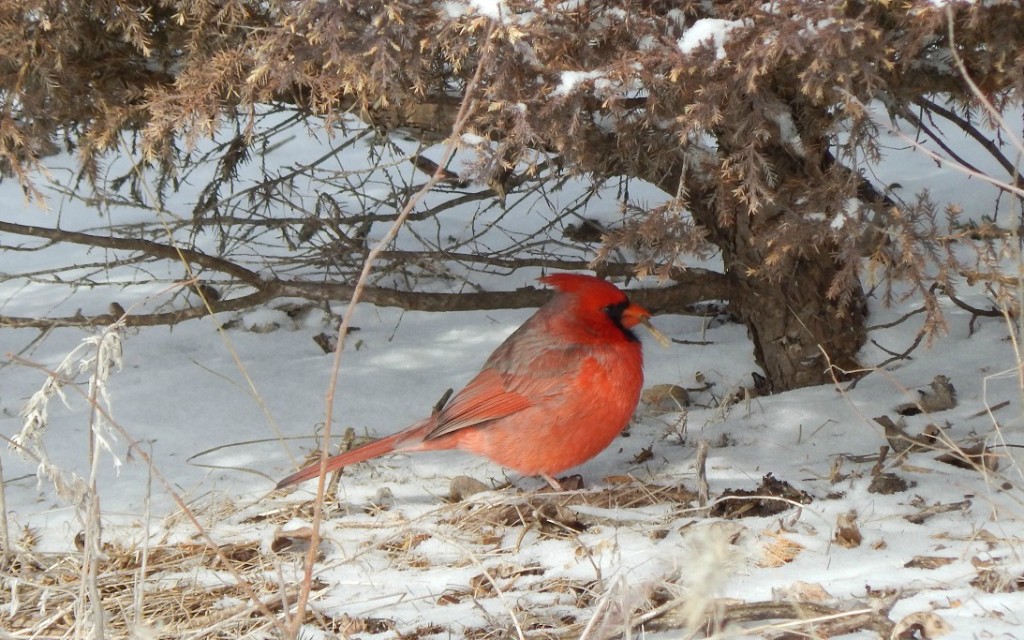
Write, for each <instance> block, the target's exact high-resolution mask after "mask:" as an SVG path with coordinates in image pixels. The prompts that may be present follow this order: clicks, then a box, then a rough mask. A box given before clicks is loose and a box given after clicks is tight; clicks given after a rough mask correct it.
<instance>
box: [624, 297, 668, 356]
mask: <svg viewBox="0 0 1024 640" xmlns="http://www.w3.org/2000/svg"><path fill="white" fill-rule="evenodd" d="M638 324H642V325H644V326H645V327H647V330H648V331H650V332H651V335H652V336H654V339H655V340H657V341H658V344H660V345H661V346H662V347H667V346H669V344H671V342H670V341H669V339H668V337H667V336H666V335H665V334H664V333H662V332H660V331H658V329H657V328H655V326H654V325H653V324H651V312H650V311H648V310H647V309H644V308H643V307H641V306H640V305H638V304H630V305H629V306H628V307H626V309H625V310H624V311H623V312H622V326H624V327H626V328H627V329H632V328H633V327H635V326H636V325H638Z"/></svg>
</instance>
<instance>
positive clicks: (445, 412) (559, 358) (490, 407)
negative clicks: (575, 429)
mask: <svg viewBox="0 0 1024 640" xmlns="http://www.w3.org/2000/svg"><path fill="white" fill-rule="evenodd" d="M572 359H573V360H575V358H572ZM494 364H497V363H492V366H490V367H487V368H485V369H484V370H483V371H481V372H480V373H479V374H477V376H476V377H475V378H473V379H472V380H471V381H470V382H469V384H467V385H466V387H465V388H464V389H463V390H462V391H460V392H459V393H458V394H457V395H456V396H455V397H454V398H452V400H451V402H450V403H449V404H448V405H447V406H445V408H444V409H442V410H441V413H440V414H439V415H438V416H437V423H436V424H435V426H434V428H433V429H431V430H430V432H429V433H428V434H427V435H426V438H425V439H431V438H437V437H439V436H443V435H445V434H448V433H452V432H453V431H458V430H459V429H465V428H467V427H475V426H483V425H484V424H486V423H488V422H491V421H492V420H497V419H499V418H504V417H506V416H509V415H512V414H514V413H517V412H519V411H523V410H524V409H528V408H530V407H532V406H536V405H538V404H542V403H544V402H547V401H548V400H549V399H551V398H552V397H556V396H558V395H561V393H562V392H563V390H564V388H565V386H566V384H567V380H569V379H571V376H567V375H566V374H567V371H568V370H571V369H574V368H576V367H578V364H577V363H567V362H566V361H565V353H564V352H559V351H558V350H556V351H554V352H551V351H549V352H547V353H545V354H543V355H541V356H540V357H536V358H534V359H532V362H531V363H530V364H531V365H532V366H522V365H521V364H520V365H519V366H501V365H500V364H499V365H498V366H493V365H494ZM567 365H568V366H567ZM573 365H575V366H573Z"/></svg>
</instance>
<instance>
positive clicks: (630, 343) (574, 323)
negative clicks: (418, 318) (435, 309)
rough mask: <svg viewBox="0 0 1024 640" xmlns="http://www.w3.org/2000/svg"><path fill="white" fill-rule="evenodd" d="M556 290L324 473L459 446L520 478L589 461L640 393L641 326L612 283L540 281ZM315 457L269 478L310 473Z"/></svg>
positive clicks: (290, 480) (577, 278)
mask: <svg viewBox="0 0 1024 640" xmlns="http://www.w3.org/2000/svg"><path fill="white" fill-rule="evenodd" d="M540 281H541V282H543V283H545V284H549V285H551V286H552V287H554V288H555V289H556V290H557V293H556V294H555V296H554V297H552V298H551V300H549V301H548V302H547V303H546V304H545V305H544V306H542V307H541V308H540V309H538V310H537V312H536V313H534V314H533V315H532V316H531V317H530V318H529V319H528V320H527V321H526V322H525V323H523V325H522V326H521V327H519V328H518V329H517V330H516V331H515V332H514V333H513V334H512V335H510V336H509V337H508V338H507V339H506V340H505V342H503V343H502V344H501V345H500V346H499V347H498V348H497V349H496V350H495V351H494V353H492V354H491V357H490V358H488V359H487V362H485V363H484V367H483V370H481V371H480V373H478V374H477V375H476V377H475V378H473V379H472V380H471V381H470V382H469V384H467V385H466V387H465V388H464V389H463V390H462V391H460V392H459V393H458V394H456V395H455V397H453V398H452V399H451V402H449V403H448V404H447V405H446V406H444V408H443V409H441V410H440V411H435V413H434V415H432V416H431V417H429V418H427V419H426V420H423V421H421V422H417V423H416V424H414V425H412V426H410V427H408V428H407V429H405V430H403V431H400V432H398V433H396V434H394V435H392V436H388V437H386V438H381V439H379V440H374V441H373V442H369V443H367V444H365V445H363V446H361V447H358V448H356V449H353V450H351V451H346V452H345V453H341V454H338V455H335V456H332V457H330V458H328V459H327V461H326V465H325V468H324V473H326V472H329V471H333V470H334V469H340V468H341V467H345V466H348V465H350V464H355V463H357V462H362V461H363V460H368V459H370V458H375V457H377V456H380V455H383V454H385V453H390V452H392V451H396V452H410V451H435V450H439V449H461V450H463V451H469V452H471V453H475V454H477V455H480V456H484V457H485V458H489V459H491V460H493V461H494V462H497V463H498V464H500V465H502V466H504V467H508V468H509V469H513V470H515V471H518V472H519V473H522V474H524V475H531V476H532V475H540V476H543V477H544V479H545V480H547V481H548V483H549V484H551V486H552V487H554V488H556V489H557V488H559V484H558V482H557V480H555V478H554V475H555V474H557V473H560V472H562V471H565V470H566V469H569V468H570V467H574V466H576V465H578V464H581V463H583V462H585V461H587V460H589V459H590V458H593V457H594V456H596V455H597V454H598V453H600V452H601V451H602V450H604V448H605V447H607V446H608V445H609V444H610V443H611V441H612V440H613V439H614V438H615V436H617V435H618V434H619V433H621V432H622V430H623V429H624V428H625V427H626V424H627V423H628V422H629V419H630V417H631V416H632V415H633V411H634V410H635V409H636V405H637V402H638V401H639V399H640V390H641V387H642V386H643V380H644V374H643V355H642V353H641V350H640V341H639V340H638V339H637V337H636V335H635V334H634V333H633V331H632V329H633V327H635V326H636V325H638V324H644V325H646V326H647V327H648V328H649V329H651V331H652V332H654V333H655V336H656V337H658V338H659V339H661V340H664V336H662V335H661V334H660V333H659V332H657V331H656V330H655V329H654V328H653V327H652V326H651V325H650V323H649V319H650V317H651V314H650V312H648V311H647V310H646V309H644V308H643V307H640V306H638V305H635V304H631V303H630V301H629V299H628V298H627V297H626V294H624V293H623V292H622V291H620V290H619V289H618V288H616V287H615V285H613V284H611V283H608V282H605V281H604V280H600V279H598V278H594V277H592V276H585V275H579V274H568V273H560V274H554V275H549V276H545V277H542V278H540ZM320 467H321V465H320V463H319V462H317V463H315V464H311V465H309V466H308V467H305V468H303V469H301V470H299V471H297V472H295V473H293V474H292V475H290V476H288V477H287V478H285V479H284V480H282V481H281V482H279V483H278V484H277V487H278V488H281V487H285V486H288V485H290V484H295V483H297V482H302V481H304V480H309V479H310V478H315V477H317V476H318V475H320V473H321V468H320Z"/></svg>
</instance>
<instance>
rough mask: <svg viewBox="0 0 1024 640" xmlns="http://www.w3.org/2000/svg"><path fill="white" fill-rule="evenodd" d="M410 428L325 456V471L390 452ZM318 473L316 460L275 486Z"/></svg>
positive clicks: (398, 445)
mask: <svg viewBox="0 0 1024 640" xmlns="http://www.w3.org/2000/svg"><path fill="white" fill-rule="evenodd" d="M410 431H411V430H410V429H406V430H404V431H399V432H398V433H396V434H395V435H393V436H388V437H386V438H381V439H380V440H374V441H373V442H367V443H366V444H364V445H363V446H361V447H358V448H355V449H352V450H351V451H346V452H345V453H339V454H338V455H336V456H331V457H330V458H327V470H326V471H325V473H330V472H331V471H334V470H335V469H341V468H342V467H347V466H349V465H351V464H355V463H357V462H362V461H364V460H369V459H370V458H376V457H377V456H382V455H384V454H385V453H391V452H392V451H394V450H395V449H396V448H399V447H400V446H401V445H402V444H403V443H405V442H406V441H407V440H409V439H410V438H409V436H410V435H411V434H410ZM318 475H320V461H319V460H318V461H316V462H314V463H313V464H311V465H309V466H308V467H303V468H302V469H299V470H298V471H296V472H295V473H293V474H292V475H290V476H288V477H287V478H285V479H284V480H282V481H280V482H278V483H277V488H278V489H281V488H283V487H287V486H289V485H293V484H297V483H299V482H304V481H306V480H309V479H311V478H315V477H317V476H318Z"/></svg>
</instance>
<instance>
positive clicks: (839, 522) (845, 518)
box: [834, 511, 864, 549]
mask: <svg viewBox="0 0 1024 640" xmlns="http://www.w3.org/2000/svg"><path fill="white" fill-rule="evenodd" d="M834 539H835V541H836V544H838V545H839V546H841V547H846V548H847V549H853V548H855V547H859V546H860V545H861V543H862V542H863V541H864V536H863V535H861V532H860V527H858V526H857V513H856V512H855V511H851V512H850V513H840V514H839V516H837V517H836V533H835V536H834Z"/></svg>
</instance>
